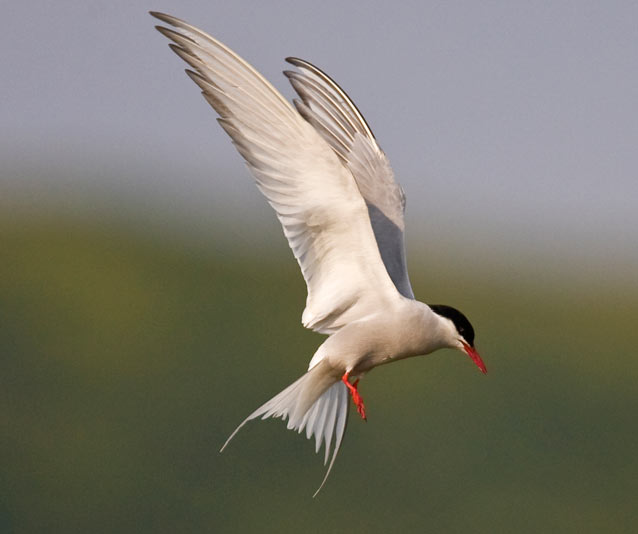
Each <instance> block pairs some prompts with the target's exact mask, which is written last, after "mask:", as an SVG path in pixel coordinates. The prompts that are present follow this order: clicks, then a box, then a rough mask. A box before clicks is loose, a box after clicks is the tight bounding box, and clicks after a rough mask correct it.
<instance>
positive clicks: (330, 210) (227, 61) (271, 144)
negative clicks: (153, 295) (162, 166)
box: [151, 13, 398, 333]
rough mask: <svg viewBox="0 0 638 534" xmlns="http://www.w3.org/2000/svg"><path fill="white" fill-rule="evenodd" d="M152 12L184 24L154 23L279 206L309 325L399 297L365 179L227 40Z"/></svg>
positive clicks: (333, 321)
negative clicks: (356, 176) (361, 181)
mask: <svg viewBox="0 0 638 534" xmlns="http://www.w3.org/2000/svg"><path fill="white" fill-rule="evenodd" d="M151 14H152V15H153V16H155V17H157V18H158V19H160V20H161V21H163V22H166V23H168V24H170V25H172V26H173V27H175V28H177V29H178V30H179V31H175V30H172V29H169V28H165V27H162V26H158V27H157V29H158V30H159V31H160V32H161V33H162V34H163V35H165V36H166V37H168V38H169V39H171V40H172V41H173V42H174V44H171V45H170V46H171V48H172V50H173V51H174V52H175V53H176V54H177V55H178V56H179V57H181V58H182V59H183V60H184V61H186V63H188V64H189V65H190V66H191V67H193V69H195V71H191V70H187V71H186V72H187V74H188V75H189V76H190V77H191V79H192V80H193V81H194V82H195V83H196V84H197V85H198V86H199V87H200V88H201V90H202V94H203V95H204V98H205V99H206V100H207V101H208V102H209V103H210V105H211V106H212V107H213V108H214V109H215V110H216V111H217V113H218V114H219V115H220V118H219V119H218V121H219V123H220V124H221V126H222V128H224V130H225V131H226V133H228V135H229V136H230V137H231V138H232V140H233V143H234V145H235V147H236V148H237V150H238V151H239V152H240V154H241V155H242V156H243V157H244V159H245V160H246V163H247V164H248V167H249V169H250V170H251V172H252V174H253V176H254V177H255V180H256V182H257V186H258V187H259V189H260V190H261V192H262V193H263V194H264V196H265V197H266V198H267V199H268V202H269V203H270V205H271V206H272V207H273V208H274V209H275V211H276V213H277V217H278V218H279V220H280V222H281V224H282V226H283V230H284V234H285V235H286V237H287V239H288V243H289V244H290V248H291V249H292V250H293V253H294V255H295V258H296V259H297V261H298V263H299V266H300V267H301V271H302V273H303V276H304V279H305V281H306V286H307V288H308V298H307V300H306V309H305V310H304V313H303V316H302V322H303V324H304V326H306V327H308V328H312V329H314V330H316V331H319V332H322V333H331V332H334V331H336V330H338V329H339V328H341V327H342V326H344V325H345V324H348V323H349V322H352V321H354V320H357V319H359V318H361V317H364V316H366V315H368V314H369V313H370V312H371V311H373V310H378V309H383V305H384V303H385V302H387V300H388V299H394V298H397V297H398V294H397V292H396V290H395V288H394V286H393V285H392V281H391V280H390V278H389V277H388V274H387V272H386V270H385V269H384V266H383V262H382V260H381V256H380V254H379V249H378V248H377V244H376V242H375V237H374V234H373V231H372V227H371V224H370V219H369V217H368V210H367V208H366V204H365V201H364V200H363V197H362V196H361V193H360V192H359V188H358V187H357V184H356V183H355V181H354V180H353V178H352V175H351V173H350V171H349V170H348V169H347V168H346V167H345V166H344V165H343V164H342V163H341V161H340V160H339V157H338V155H337V154H336V153H335V152H334V151H333V150H331V149H330V147H329V146H328V144H327V143H326V141H324V139H323V138H322V136H321V135H319V134H318V133H317V131H316V130H315V129H314V128H313V127H312V126H311V125H310V124H309V123H308V122H306V121H305V120H304V119H303V118H302V117H301V116H300V115H299V113H297V111H295V109H294V108H293V107H292V106H291V105H290V104H289V103H288V102H287V101H286V100H285V99H284V98H283V97H282V96H281V94H280V93H279V92H277V91H276V90H275V89H274V88H273V87H272V85H270V83H268V81H266V80H265V79H264V78H263V77H262V76H261V75H260V74H259V73H258V72H257V71H255V69H253V68H252V67H251V66H250V65H249V64H248V63H246V62H245V61H244V60H243V59H241V58H240V57H239V56H237V55H236V54H235V53H234V52H232V51H231V50H229V49H228V48H227V47H226V46H224V45H223V44H222V43H220V42H219V41H217V40H215V39H214V38H212V37H210V36H209V35H207V34H206V33H204V32H202V31H201V30H199V29H197V28H195V27H194V26H191V25H190V24H187V23H186V22H184V21H182V20H179V19H177V18H175V17H172V16H169V15H164V14H161V13H151Z"/></svg>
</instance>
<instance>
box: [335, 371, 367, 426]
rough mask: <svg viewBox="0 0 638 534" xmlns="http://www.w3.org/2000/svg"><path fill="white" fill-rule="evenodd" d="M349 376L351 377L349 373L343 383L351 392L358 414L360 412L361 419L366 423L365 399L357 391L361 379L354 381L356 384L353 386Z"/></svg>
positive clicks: (342, 378) (344, 377) (343, 378)
mask: <svg viewBox="0 0 638 534" xmlns="http://www.w3.org/2000/svg"><path fill="white" fill-rule="evenodd" d="M349 376H350V373H349V372H347V373H345V374H344V375H343V376H342V377H341V380H342V381H343V383H344V384H345V385H346V387H347V388H348V390H349V391H350V395H352V402H354V404H355V406H356V407H357V412H359V415H360V416H361V419H363V420H364V421H367V418H366V407H365V406H364V404H363V399H362V398H361V395H359V391H358V390H357V386H358V384H359V379H358V378H357V379H356V380H355V381H354V383H353V384H351V383H350V382H349V381H348V378H349Z"/></svg>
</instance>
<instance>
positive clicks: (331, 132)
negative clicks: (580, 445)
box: [151, 12, 487, 495]
mask: <svg viewBox="0 0 638 534" xmlns="http://www.w3.org/2000/svg"><path fill="white" fill-rule="evenodd" d="M151 15H153V16H154V17H156V18H157V19H159V20H161V21H162V22H164V23H165V24H168V25H169V26H172V28H169V27H165V26H156V28H157V30H159V31H160V33H162V34H163V35H164V36H166V37H167V38H168V39H170V40H171V41H172V43H171V44H170V45H169V46H170V47H171V49H172V50H173V52H175V53H176V54H177V55H178V56H179V57H180V58H182V59H183V60H184V61H185V62H186V63H187V64H188V65H189V66H190V67H191V69H187V70H186V73H187V74H188V76H189V77H190V78H191V79H192V80H193V81H194V82H195V83H196V84H197V85H198V86H199V87H200V89H201V91H202V95H203V96H204V98H205V99H206V100H207V101H208V103H209V104H210V105H211V106H212V107H213V108H214V109H215V111H216V112H217V114H218V115H219V118H218V119H217V121H218V122H219V124H220V125H221V127H222V128H223V129H224V130H225V131H226V133H227V134H228V135H229V136H230V138H231V139H232V142H233V144H234V145H235V148H237V150H238V151H239V153H240V154H241V155H242V156H243V158H244V159H245V160H246V164H247V166H248V168H249V170H250V172H251V173H252V175H253V176H254V178H255V182H256V184H257V187H258V188H259V190H260V191H261V192H262V193H263V195H264V196H265V197H266V200H267V201H268V203H269V204H270V205H271V206H272V207H273V209H274V210H275V212H276V214H277V217H278V218H279V221H280V222H281V225H282V227H283V231H284V234H285V236H286V238H287V239H288V243H289V245H290V248H291V249H292V251H293V253H294V256H295V258H296V259H297V262H298V263H299V267H300V268H301V272H302V274H303V277H304V279H305V282H306V286H307V290H308V296H307V299H306V307H305V309H304V311H303V315H302V319H301V320H302V323H303V325H304V326H305V327H306V328H310V329H312V330H314V331H316V332H319V333H321V334H327V335H328V338H327V339H326V340H325V341H324V342H323V344H321V345H320V346H319V348H318V349H317V351H316V352H315V353H314V355H313V357H312V359H311V360H310V364H309V366H308V371H307V372H306V373H305V374H304V375H303V376H302V377H301V378H299V379H298V380H296V381H295V382H293V383H292V384H291V385H290V386H288V387H287V388H286V389H284V390H283V391H282V392H281V393H279V394H277V395H275V396H274V397H273V398H272V399H270V400H269V401H268V402H266V403H265V404H263V405H262V406H260V407H259V408H257V410H255V411H254V412H253V413H251V414H250V415H249V416H248V417H247V418H246V419H245V420H244V421H243V422H242V423H241V424H240V425H239V427H237V429H236V430H235V431H234V432H233V433H232V434H231V435H230V437H229V438H228V440H227V441H226V443H225V444H224V446H223V447H222V449H221V450H222V451H223V450H224V448H225V447H226V445H228V443H229V442H230V440H231V439H232V438H233V437H234V436H235V434H236V433H237V432H238V431H239V429H241V428H242V427H243V426H244V425H245V424H246V423H247V422H248V421H250V420H251V419H256V418H258V417H261V418H262V419H266V418H268V417H281V418H282V419H283V420H286V419H287V420H288V424H287V426H288V428H289V429H294V430H297V431H298V432H299V433H301V432H302V431H304V430H305V433H306V436H307V438H308V439H311V438H312V437H314V439H315V447H316V451H317V452H319V450H320V448H321V446H322V445H324V447H325V457H324V464H327V463H328V460H330V463H329V465H328V469H327V472H326V475H325V477H324V479H323V481H322V483H321V485H320V486H319V489H318V490H317V492H316V493H315V495H316V494H317V493H318V492H319V490H321V488H322V487H323V485H324V484H325V482H326V480H327V478H328V475H329V473H330V471H331V469H332V466H333V464H334V461H335V458H336V457H337V453H338V451H339V448H340V446H341V442H342V439H343V435H344V432H345V428H346V422H347V419H348V398H349V397H350V398H352V401H353V403H354V405H355V406H356V409H357V412H358V413H359V415H360V416H361V417H362V418H363V419H364V420H365V419H366V409H365V405H364V403H363V399H362V398H361V395H360V393H359V390H358V385H359V380H360V378H361V377H363V376H364V375H365V374H366V373H367V372H368V371H370V370H371V369H373V368H375V367H377V366H379V365H383V364H387V363H391V362H394V361H398V360H401V359H403V358H409V357H411V356H418V355H424V354H429V353H431V352H433V351H435V350H437V349H441V348H451V349H457V350H459V351H461V352H463V353H465V354H467V355H468V356H469V357H470V358H471V359H472V361H473V362H474V363H475V364H476V365H477V366H478V368H479V369H480V370H481V371H482V372H483V373H485V372H487V370H486V368H485V365H484V363H483V361H482V360H481V357H480V356H479V354H478V352H477V351H476V349H475V347H474V329H473V328H472V325H471V324H470V322H469V321H468V320H467V318H466V317H465V315H463V314H462V313H461V312H460V311H458V310H456V309H455V308H452V307H451V306H445V305H432V304H431V305H427V304H424V303H422V302H419V301H417V300H415V298H414V294H413V292H412V287H411V286H410V280H409V277H408V271H407V265H406V255H405V244H404V236H403V234H404V211H405V195H404V193H403V190H402V189H401V187H400V186H399V184H398V183H397V181H396V180H395V178H394V174H393V172H392V169H391V167H390V163H389V161H388V158H387V157H386V155H385V153H384V152H383V151H382V150H381V148H380V147H379V145H378V143H377V141H376V138H375V136H374V135H373V133H372V131H371V130H370V127H369V126H368V124H367V122H366V121H365V119H364V118H363V116H362V115H361V113H360V112H359V110H358V109H357V108H356V106H355V105H354V103H353V102H352V100H350V98H349V97H348V95H347V94H346V93H345V92H344V91H343V90H342V89H341V88H340V87H339V86H338V85H337V84H336V83H335V82H334V81H333V80H332V79H331V78H329V77H328V76H327V75H326V74H325V73H324V72H322V71H321V70H319V69H318V68H317V67H315V66H314V65H312V64H310V63H308V62H307V61H304V60H302V59H298V58H293V57H289V58H287V59H286V61H287V62H288V63H290V64H291V65H292V66H293V67H295V70H289V71H285V72H284V74H285V75H286V76H287V78H288V80H289V81H290V83H291V84H292V87H293V88H294V90H295V92H296V93H297V96H298V98H296V99H295V100H294V101H293V104H294V106H293V105H291V104H290V103H289V102H288V101H287V100H286V99H285V98H284V97H283V96H282V95H281V94H280V93H279V92H278V91H277V90H276V89H275V88H274V87H273V86H272V85H271V84H270V83H269V82H268V81H267V80H266V79H265V78H264V77H263V76H261V75H260V74H259V73H258V72H257V71H256V70H255V69H254V68H253V67H252V66H251V65H249V64H248V63H247V62H246V61H244V60H243V59H242V58H241V57H239V56H238V55H237V54H235V53H234V52H233V51H232V50H230V49H229V48H228V47H226V46H225V45H224V44H222V43H220V42H219V41H217V40H216V39H214V38H213V37H211V36H210V35H208V34H206V33H204V32H203V31H201V30H199V29H198V28H196V27H194V26H192V25H190V24H188V23H186V22H184V21H183V20H180V19H178V18H175V17H172V16H170V15H165V14H163V13H157V12H151ZM333 438H334V439H333ZM331 452H332V455H330V453H331Z"/></svg>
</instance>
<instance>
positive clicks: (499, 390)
mask: <svg viewBox="0 0 638 534" xmlns="http://www.w3.org/2000/svg"><path fill="white" fill-rule="evenodd" d="M132 228H133V227H132V225H131V226H127V225H126V224H115V223H103V224H100V223H98V222H87V220H85V219H82V218H78V219H74V218H73V217H69V218H60V217H42V218H39V219H38V218H30V219H14V220H11V219H9V218H6V217H5V218H4V219H2V220H1V222H0V247H1V248H0V250H1V251H2V261H1V262H0V353H1V355H2V358H1V360H0V361H1V368H0V384H1V386H2V387H1V388H0V396H1V398H2V404H1V405H2V410H1V415H2V429H3V430H2V439H1V440H0V452H1V455H0V457H1V458H2V460H1V462H2V470H1V473H2V484H1V485H0V487H1V488H2V499H0V521H1V525H0V530H1V531H2V532H6V533H14V532H15V533H25V532H27V533H31V532H47V533H52V532H60V533H70V532H83V533H84V532H92V533H98V532H118V533H121V532H149V533H150V532H153V533H157V532H173V533H175V532H179V533H188V532H216V533H217V532H296V533H297V532H317V533H319V532H348V533H350V534H354V533H359V532H361V533H364V532H365V533H373V532H384V533H386V532H472V533H477V532H485V533H494V532H517V533H527V532H529V533H539V532H574V533H583V532H597V533H599V532H605V533H616V532H618V533H620V532H627V533H629V532H635V529H636V524H637V522H638V506H637V505H638V455H637V454H636V451H637V450H638V418H637V414H638V394H637V384H638V358H637V357H636V346H637V341H638V336H637V335H636V329H637V327H636V320H637V319H638V289H637V287H636V285H634V286H633V287H631V288H626V287H625V288H623V287H622V284H617V283H615V282H614V280H613V278H612V277H610V279H609V280H607V281H606V282H605V280H604V279H603V281H602V283H601V280H600V279H597V280H596V281H595V283H588V281H587V277H586V276H579V277H574V278H573V279H572V278H567V277H562V278H561V276H557V275H554V274H552V273H547V272H544V271H543V270H542V266H541V265H540V264H533V265H529V270H528V271H526V272H522V271H519V270H518V269H519V268H518V267H515V266H513V265H519V264H518V263H514V264H508V262H507V261H506V258H505V259H504V258H503V257H499V258H498V261H496V260H495V261H494V265H493V266H492V267H490V266H489V264H487V263H485V262H483V267H484V268H482V269H477V270H474V269H471V268H468V267H469V266H468V264H467V262H465V261H460V260H459V258H457V257H454V256H453V255H449V256H448V257H446V258H444V259H440V258H439V259H438V261H436V262H435V261H429V262H418V261H416V260H415V261H412V262H411V273H412V278H413V285H414V286H415V292H416V293H417V296H418V295H426V298H425V299H424V300H426V301H430V302H442V303H449V304H452V305H455V306H457V307H459V308H460V309H462V310H464V311H465V312H466V313H467V314H468V316H469V317H470V319H471V320H472V322H473V324H474V326H475V328H476V329H477V332H478V339H477V341H478V347H479V349H480V350H481V353H482V354H483V357H484V360H485V362H486V364H487V366H488V369H489V374H488V375H487V376H482V375H481V374H480V373H478V372H477V370H476V368H475V367H474V365H472V363H471V362H470V361H469V360H468V359H467V358H464V357H463V356H462V355H460V354H457V353H452V352H450V351H447V352H446V351H444V352H440V353H437V354H435V355H432V356H429V357H426V358H420V359H413V360H408V361H405V362H402V363H400V364H397V365H394V366H388V367H384V368H382V369H379V370H376V371H375V372H373V373H371V374H370V375H368V377H367V378H366V379H365V381H364V382H363V383H362V386H361V391H362V394H363V396H364V398H365V400H366V406H367V408H368V411H369V421H368V424H364V423H362V422H361V421H360V420H358V419H357V418H355V417H352V415H356V414H353V413H352V412H351V418H350V422H349V429H348V433H347V437H346V439H345V442H344V445H343V448H342V451H341V453H340V456H339V458H338V460H337V463H336V465H335V469H334V471H333V474H332V476H331V479H330V480H329V482H328V484H327V485H326V487H325V488H324V490H323V492H322V493H321V494H320V495H319V496H318V497H317V498H316V499H314V500H313V499H311V496H312V494H313V492H314V490H315V489H316V487H317V486H318V484H319V483H320V481H321V479H322V477H323V473H324V467H323V465H322V461H321V460H320V457H318V456H315V454H314V452H313V446H312V444H311V443H309V442H307V441H306V440H305V438H304V437H300V436H298V435H296V434H293V433H291V432H289V431H286V430H285V427H284V425H283V424H282V423H281V422H280V421H267V422H256V423H253V424H250V425H249V426H247V427H246V428H245V429H244V430H243V431H242V432H241V433H240V434H239V435H238V437H237V439H236V440H235V441H234V442H233V443H232V445H231V446H230V447H229V448H228V450H227V451H226V452H224V454H223V455H220V454H219V453H218V449H219V447H220V445H221V444H222V443H223V442H224V440H225V438H226V437H227V435H228V434H229V433H230V432H231V431H232V430H233V429H234V428H235V426H236V425H237V424H238V423H239V422H240V421H241V420H242V419H243V418H244V417H245V416H246V415H247V414H248V413H250V411H252V410H253V409H254V408H256V407H257V406H258V405H259V404H261V403H262V402H263V401H265V400H266V399H268V398H270V397H271V396H272V395H274V394H275V393H277V392H278V391H279V390H281V389H282V388H283V387H284V386H286V385H288V384H289V383H290V382H292V381H293V380H294V379H295V378H296V377H297V376H299V375H300V374H302V373H303V372H304V370H305V367H306V365H307V361H308V359H309V358H310V356H311V355H312V353H313V351H314V350H315V348H316V347H317V346H318V345H319V344H320V343H321V340H322V337H321V336H319V335H316V334H313V333H312V332H308V331H305V330H304V329H303V328H302V327H301V325H300V316H301V311H302V309H303V304H304V299H305V288H304V285H303V281H302V279H301V276H300V274H299V272H298V270H297V266H296V264H295V262H294V261H293V260H292V256H291V254H290V253H288V252H285V251H284V252H283V253H280V252H281V251H282V250H283V246H282V244H281V243H279V244H278V246H277V247H276V253H272V254H271V253H265V252H264V251H265V250H267V247H264V248H263V249H261V250H259V251H255V253H254V254H253V253H250V252H246V251H244V252H242V253H241V254H239V253H236V252H234V251H233V250H232V249H230V248H228V247H226V246H222V245H220V244H219V243H217V242H215V240H213V239H211V243H210V248H208V249H207V248H204V247H201V246H193V245H188V244H186V243H180V242H179V241H178V240H174V239H172V240H170V242H169V241H168V240H165V239H163V236H162V235H161V233H160V232H158V233H156V234H153V233H152V232H150V233H143V232H135V231H133V229H132ZM410 252H412V254H411V258H412V259H414V258H415V257H416V256H417V254H415V253H414V251H410Z"/></svg>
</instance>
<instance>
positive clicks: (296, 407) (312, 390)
mask: <svg viewBox="0 0 638 534" xmlns="http://www.w3.org/2000/svg"><path fill="white" fill-rule="evenodd" d="M323 368H324V366H323V365H316V366H315V367H313V368H312V369H311V370H310V371H308V372H307V373H306V374H305V375H303V376H302V377H301V378H299V379H298V380H296V381H295V382H293V383H292V384H291V385H290V386H288V387H287V388H286V389H284V390H283V391H282V392H280V393H279V394H277V395H275V396H274V397H273V398H272V399H270V400H269V401H268V402H266V403H265V404H263V405H262V406H260V407H259V408H257V409H256V410H255V411H254V412H253V413H251V414H250V415H249V416H248V417H247V418H246V419H244V421H242V423H241V424H240V425H239V426H238V427H237V428H236V429H235V431H234V432H233V433H232V434H231V435H230V437H229V438H228V439H227V440H226V443H224V445H223V447H222V448H221V450H220V451H219V452H223V451H224V449H225V448H226V446H227V445H228V444H229V443H230V441H231V440H232V439H233V438H234V437H235V435H236V434H237V432H239V430H240V429H241V428H242V427H243V426H244V425H245V424H246V423H247V422H248V421H251V420H252V419H257V418H258V417H261V418H262V419H267V418H269V417H275V418H277V417H281V418H282V419H283V420H284V421H285V420H286V419H287V420H288V424H287V427H288V429H290V430H296V431H297V432H299V433H301V432H303V431H304V429H305V431H306V437H307V438H308V439H311V438H312V437H313V436H314V438H315V451H316V452H319V450H320V449H321V445H322V444H323V445H324V446H325V455H324V465H325V464H327V463H328V458H329V457H330V451H331V445H332V438H333V437H334V445H333V447H332V458H331V459H330V464H329V465H328V471H327V472H326V475H325V477H324V479H323V481H322V482H321V485H320V486H319V489H317V491H316V492H315V494H314V495H313V497H315V496H316V495H317V494H318V493H319V491H320V490H321V488H323V486H324V484H325V483H326V480H327V479H328V475H329V474H330V471H331V470H332V466H333V465H334V462H335V459H336V458H337V453H338V452H339V448H340V447H341V441H342V440H343V435H344V433H345V430H346V423H347V421H348V389H347V388H346V386H345V384H344V383H343V382H341V381H340V380H338V379H337V380H338V381H335V378H334V376H332V375H331V374H327V373H326V372H325V371H324V369H323Z"/></svg>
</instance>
